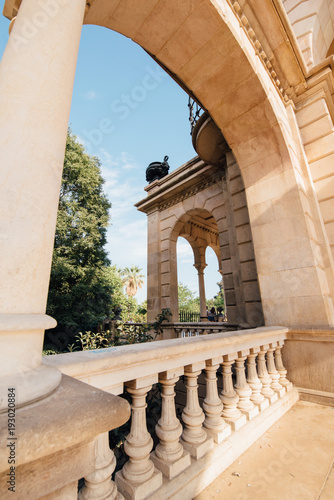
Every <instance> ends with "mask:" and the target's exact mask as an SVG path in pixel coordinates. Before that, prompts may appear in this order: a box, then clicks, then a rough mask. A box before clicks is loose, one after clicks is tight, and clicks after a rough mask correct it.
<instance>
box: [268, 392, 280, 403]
mask: <svg viewBox="0 0 334 500" xmlns="http://www.w3.org/2000/svg"><path fill="white" fill-rule="evenodd" d="M265 398H267V399H268V401H269V404H271V405H272V404H273V403H275V401H277V400H278V394H276V392H275V393H274V394H272V395H271V396H265Z"/></svg>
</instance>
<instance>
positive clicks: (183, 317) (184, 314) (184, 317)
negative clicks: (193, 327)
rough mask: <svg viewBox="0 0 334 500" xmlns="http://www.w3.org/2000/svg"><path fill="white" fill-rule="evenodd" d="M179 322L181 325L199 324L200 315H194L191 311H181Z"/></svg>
mask: <svg viewBox="0 0 334 500" xmlns="http://www.w3.org/2000/svg"><path fill="white" fill-rule="evenodd" d="M179 321H180V323H198V322H199V321H200V313H194V312H189V311H182V309H181V310H180V311H179Z"/></svg>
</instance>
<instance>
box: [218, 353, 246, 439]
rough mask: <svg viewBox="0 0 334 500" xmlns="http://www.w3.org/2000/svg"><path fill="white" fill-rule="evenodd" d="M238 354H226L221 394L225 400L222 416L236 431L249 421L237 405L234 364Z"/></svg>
mask: <svg viewBox="0 0 334 500" xmlns="http://www.w3.org/2000/svg"><path fill="white" fill-rule="evenodd" d="M236 357H237V354H236V353H234V354H226V355H225V356H224V357H223V363H222V377H223V390H222V392H221V394H220V399H221V400H222V402H223V412H222V416H223V417H224V419H225V421H226V422H227V423H228V424H230V425H231V427H232V429H233V430H234V431H236V430H238V429H240V427H242V426H243V425H245V423H246V422H247V418H246V416H245V415H242V413H241V411H240V410H239V409H238V407H237V405H238V402H239V396H238V394H237V393H236V392H235V390H234V387H233V379H232V365H233V363H234V360H235V358H236Z"/></svg>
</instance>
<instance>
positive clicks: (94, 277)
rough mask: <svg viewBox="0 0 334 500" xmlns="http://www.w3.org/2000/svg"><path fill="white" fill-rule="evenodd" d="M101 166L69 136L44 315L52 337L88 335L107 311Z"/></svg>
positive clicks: (108, 296) (108, 288) (106, 210)
mask: <svg viewBox="0 0 334 500" xmlns="http://www.w3.org/2000/svg"><path fill="white" fill-rule="evenodd" d="M103 183H104V180H103V179H102V177H101V172H100V162H99V160H98V159H97V158H95V157H92V156H89V155H88V154H87V153H86V152H85V151H84V148H83V147H82V145H81V144H79V142H78V141H77V139H76V137H75V136H74V135H73V134H71V132H70V131H69V133H68V136H67V142H66V151H65V159H64V170H63V178H62V184H61V190H60V198H59V208H58V215H57V225H56V235H55V244H54V251H53V257H52V269H51V278H50V288H49V296H48V303H47V313H48V314H50V315H51V316H53V317H55V318H56V320H57V322H58V326H57V330H56V331H64V332H65V333H66V334H67V335H69V336H73V335H75V334H76V333H77V332H78V331H80V330H82V331H84V330H92V329H95V328H96V327H97V325H98V324H99V323H101V322H102V320H103V319H104V318H105V317H106V316H107V315H108V313H109V310H110V308H111V306H112V300H111V296H112V293H113V286H112V281H111V280H110V277H109V274H108V266H109V264H110V262H109V260H108V258H107V252H106V250H105V248H104V247H105V244H106V231H107V226H108V222H109V208H110V207H111V204H110V203H109V201H108V199H107V197H106V195H105V194H104V193H103Z"/></svg>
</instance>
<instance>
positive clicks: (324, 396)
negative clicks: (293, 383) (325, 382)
mask: <svg viewBox="0 0 334 500" xmlns="http://www.w3.org/2000/svg"><path fill="white" fill-rule="evenodd" d="M297 391H298V392H299V398H300V399H301V401H309V402H310V403H318V404H320V405H326V406H333V407H334V393H333V392H324V391H317V390H315V389H306V388H305V387H297Z"/></svg>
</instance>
